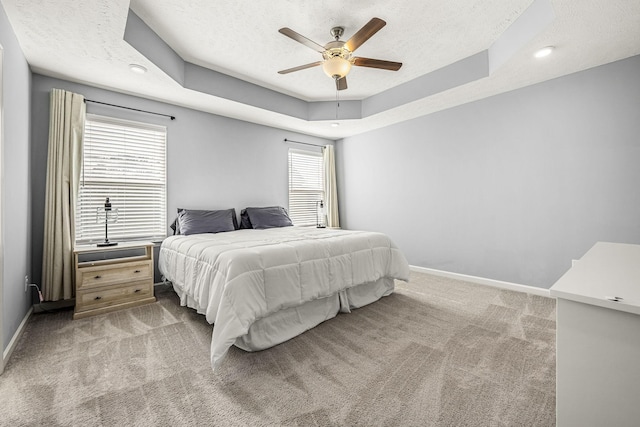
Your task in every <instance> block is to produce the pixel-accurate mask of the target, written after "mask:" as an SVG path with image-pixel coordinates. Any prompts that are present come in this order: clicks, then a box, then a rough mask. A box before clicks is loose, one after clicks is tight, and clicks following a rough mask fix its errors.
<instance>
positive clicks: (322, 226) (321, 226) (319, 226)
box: [316, 225, 327, 228]
mask: <svg viewBox="0 0 640 427" xmlns="http://www.w3.org/2000/svg"><path fill="white" fill-rule="evenodd" d="M316 228H327V226H326V225H317V226H316Z"/></svg>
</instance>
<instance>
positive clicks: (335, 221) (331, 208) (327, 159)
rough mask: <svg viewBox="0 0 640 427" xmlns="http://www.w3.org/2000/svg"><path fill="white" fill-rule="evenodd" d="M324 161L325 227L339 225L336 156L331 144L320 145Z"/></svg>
mask: <svg viewBox="0 0 640 427" xmlns="http://www.w3.org/2000/svg"><path fill="white" fill-rule="evenodd" d="M322 159H323V161H324V194H325V199H326V203H325V204H326V209H327V227H340V218H339V215H338V186H337V184H336V157H335V150H334V149H333V145H325V146H324V147H322Z"/></svg>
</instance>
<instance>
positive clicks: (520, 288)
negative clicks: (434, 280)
mask: <svg viewBox="0 0 640 427" xmlns="http://www.w3.org/2000/svg"><path fill="white" fill-rule="evenodd" d="M409 268H410V269H411V270H412V271H415V272H418V273H426V274H433V275H434V276H441V277H448V278H450V279H456V280H464V281H465V282H471V283H477V284H479V285H486V286H493V287H494V288H500V289H508V290H510V291H516V292H525V293H527V294H533V295H540V296H543V297H549V298H550V297H551V294H550V293H549V289H544V288H538V287H536V286H528V285H519V284H517V283H511V282H503V281H500V280H493V279H485V278H484V277H477V276H468V275H466V274H460V273H451V272H449V271H442V270H435V269H433V268H426V267H418V266H415V265H410V266H409Z"/></svg>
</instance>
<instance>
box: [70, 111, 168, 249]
mask: <svg viewBox="0 0 640 427" xmlns="http://www.w3.org/2000/svg"><path fill="white" fill-rule="evenodd" d="M166 135H167V130H166V128H165V127H164V126H156V125H149V124H145V123H138V122H131V121H126V120H119V119H113V118H109V117H103V116H97V115H93V114H88V115H87V120H86V123H85V134H84V159H83V166H82V175H81V176H80V194H79V198H78V206H77V216H76V241H77V242H78V243H89V242H96V241H102V240H104V237H105V236H104V234H105V230H104V217H102V216H99V215H98V210H99V209H100V208H102V207H104V202H105V199H106V198H107V197H109V200H110V202H111V204H112V208H113V209H114V210H115V209H117V210H118V215H117V220H116V222H114V223H109V240H116V241H117V240H143V239H144V240H155V241H157V240H162V239H163V238H165V237H166V230H167V225H166V211H167V209H166V173H165V170H166V139H167V138H166Z"/></svg>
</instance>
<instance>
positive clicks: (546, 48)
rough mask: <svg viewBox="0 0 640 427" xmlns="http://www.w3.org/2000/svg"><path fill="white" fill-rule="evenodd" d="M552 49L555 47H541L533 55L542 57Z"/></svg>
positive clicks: (549, 53)
mask: <svg viewBox="0 0 640 427" xmlns="http://www.w3.org/2000/svg"><path fill="white" fill-rule="evenodd" d="M553 49H555V47H554V46H547V47H543V48H542V49H540V50H539V51H537V52H536V53H534V54H533V56H535V57H536V58H544V57H545V56H549V55H551V52H553Z"/></svg>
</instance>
